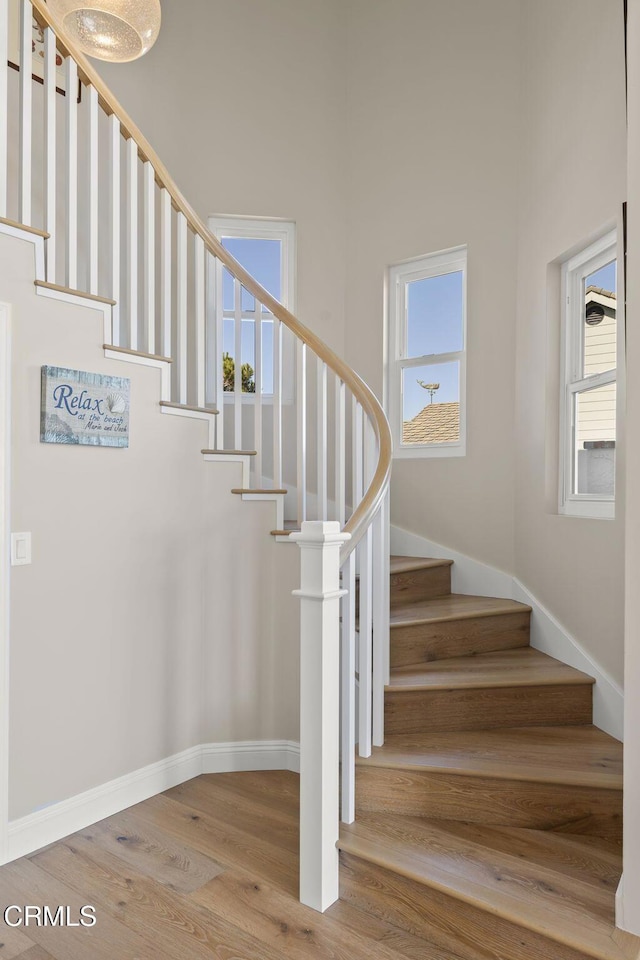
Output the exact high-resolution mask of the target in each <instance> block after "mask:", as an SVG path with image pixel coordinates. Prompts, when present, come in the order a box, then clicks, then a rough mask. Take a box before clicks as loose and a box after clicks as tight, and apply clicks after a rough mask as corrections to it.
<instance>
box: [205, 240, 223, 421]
mask: <svg viewBox="0 0 640 960" xmlns="http://www.w3.org/2000/svg"><path fill="white" fill-rule="evenodd" d="M205 257H206V266H205V283H206V287H207V290H206V304H207V307H206V310H207V316H206V328H207V332H206V351H207V357H206V396H207V403H208V404H210V405H213V406H217V405H218V402H220V403H221V401H218V395H217V376H218V335H217V328H216V302H217V296H218V290H217V286H218V283H217V276H218V272H217V270H216V258H215V257H214V255H213V254H212V253H211V251H210V250H209V249H207V251H206V254H205ZM220 415H221V416H222V406H220ZM218 419H220V418H218ZM214 429H215V428H214Z"/></svg>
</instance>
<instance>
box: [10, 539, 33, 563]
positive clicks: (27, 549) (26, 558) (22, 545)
mask: <svg viewBox="0 0 640 960" xmlns="http://www.w3.org/2000/svg"><path fill="white" fill-rule="evenodd" d="M26 563H31V534H30V533H12V534H11V566H12V567H22V566H24V564H26Z"/></svg>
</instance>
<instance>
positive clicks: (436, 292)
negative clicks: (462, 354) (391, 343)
mask: <svg viewBox="0 0 640 960" xmlns="http://www.w3.org/2000/svg"><path fill="white" fill-rule="evenodd" d="M462 296H463V291H462V272H461V271H456V272H455V273H445V274H443V275H442V276H439V277H426V278H424V279H423V280H414V281H413V282H412V283H408V284H407V357H424V356H426V355H428V354H432V353H456V352H457V351H458V350H462V349H463V342H462V341H463V334H462Z"/></svg>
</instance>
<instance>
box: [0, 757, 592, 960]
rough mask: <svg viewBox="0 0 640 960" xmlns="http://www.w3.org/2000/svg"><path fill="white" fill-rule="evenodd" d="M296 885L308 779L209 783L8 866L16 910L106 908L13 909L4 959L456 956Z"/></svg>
mask: <svg viewBox="0 0 640 960" xmlns="http://www.w3.org/2000/svg"><path fill="white" fill-rule="evenodd" d="M496 842H498V841H496ZM593 856H594V858H595V859H597V860H598V862H600V860H603V861H604V864H605V866H604V867H603V869H606V863H607V855H606V851H605V852H604V853H602V852H601V851H599V850H595V851H594V852H593ZM297 889H298V777H297V776H296V775H295V774H291V773H286V772H264V773H262V772H259V773H229V774H218V775H215V776H204V777H198V778H197V779H195V780H191V781H189V782H188V783H185V784H181V785H180V786H178V787H175V788H174V789H173V790H168V791H167V792H166V793H164V794H161V795H160V796H157V797H153V798H151V799H150V800H147V801H145V802H144V803H140V804H138V805H137V806H135V807H131V808H130V809H128V810H125V811H123V812H122V813H120V814H116V815H115V816H113V817H109V818H108V819H107V820H103V821H101V822H100V823H98V824H95V825H93V826H91V827H87V828H86V829H85V830H81V831H80V832H79V833H77V834H74V835H73V836H70V837H67V838H66V839H65V840H62V841H60V842H59V843H55V844H52V845H51V846H49V847H46V848H44V849H43V850H41V851H39V852H37V853H35V854H33V855H31V856H30V857H27V858H24V859H22V860H18V861H15V862H14V863H12V864H7V865H6V866H4V867H0V901H1V902H2V903H3V904H14V903H15V904H20V905H27V904H39V905H45V904H46V905H48V906H50V907H52V908H55V907H57V906H58V905H65V906H66V905H69V906H70V907H71V909H72V911H73V912H74V915H75V914H76V913H77V912H78V911H79V909H80V907H81V906H82V905H84V904H91V905H94V906H95V907H96V914H97V924H96V926H95V927H92V928H89V927H35V926H29V927H28V928H11V927H8V926H6V925H5V924H4V923H3V922H2V920H1V915H0V960H16V958H18V960H115V958H117V960H212V958H216V960H280V958H282V957H291V958H293V960H369V958H374V960H375V958H380V960H403V958H410V960H457V955H456V954H455V953H452V952H451V951H450V950H448V949H444V948H442V947H439V946H436V945H433V944H431V943H430V942H429V940H428V939H427V940H426V941H425V939H424V936H420V937H418V936H415V935H413V934H412V933H410V932H407V931H405V930H401V929H400V928H398V927H396V926H394V925H393V924H392V923H388V922H386V921H383V920H380V919H378V918H376V917H372V916H369V915H367V914H365V913H363V912H362V911H361V910H360V909H358V908H357V907H355V906H353V905H351V904H347V903H343V902H338V903H336V904H334V905H333V907H331V908H330V909H329V910H328V911H327V912H326V913H325V914H323V915H321V914H318V913H316V912H315V911H314V910H311V909H309V908H308V907H305V906H303V905H302V904H300V903H299V902H298V898H297Z"/></svg>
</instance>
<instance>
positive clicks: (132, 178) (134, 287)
mask: <svg viewBox="0 0 640 960" xmlns="http://www.w3.org/2000/svg"><path fill="white" fill-rule="evenodd" d="M126 151H127V237H128V251H127V307H128V309H129V346H130V348H131V349H132V350H137V349H138V145H137V144H136V142H135V140H133V138H131V139H129V140H127V144H126Z"/></svg>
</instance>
